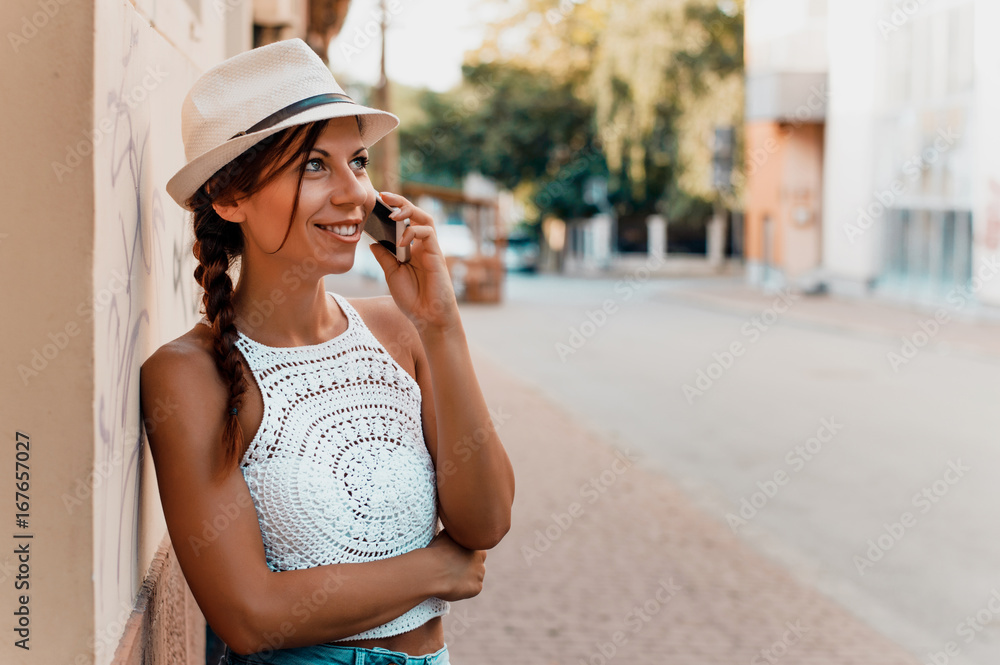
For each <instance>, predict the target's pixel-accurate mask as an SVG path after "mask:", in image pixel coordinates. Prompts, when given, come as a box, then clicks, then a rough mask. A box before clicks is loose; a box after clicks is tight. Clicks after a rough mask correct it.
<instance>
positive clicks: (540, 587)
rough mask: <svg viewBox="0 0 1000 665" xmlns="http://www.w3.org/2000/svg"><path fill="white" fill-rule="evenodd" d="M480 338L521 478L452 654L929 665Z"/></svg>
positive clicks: (533, 663)
mask: <svg viewBox="0 0 1000 665" xmlns="http://www.w3.org/2000/svg"><path fill="white" fill-rule="evenodd" d="M472 351H473V358H474V362H475V366H476V369H477V374H478V377H479V381H480V385H481V386H482V388H483V391H484V393H485V395H486V399H487V403H488V404H489V406H490V408H491V410H492V411H493V413H494V417H495V419H496V420H497V423H498V432H499V433H500V436H501V438H502V439H503V442H504V445H505V447H506V448H507V451H508V454H509V455H510V458H511V462H512V464H513V466H514V470H515V475H516V483H517V484H516V495H515V500H514V511H513V524H512V527H511V530H510V532H509V533H508V534H507V536H506V537H505V538H504V540H503V542H502V543H500V545H498V546H497V547H496V548H494V549H493V550H491V551H490V552H489V553H488V555H487V559H486V579H485V585H484V589H483V592H482V593H481V594H480V595H479V596H477V597H475V598H472V599H469V600H465V601H461V602H455V603H452V607H451V613H450V614H449V615H448V616H446V617H445V623H444V625H445V631H446V632H445V638H446V642H447V644H448V646H449V651H450V653H451V657H452V662H453V663H454V664H455V665H489V664H492V663H496V664H498V665H499V664H500V663H504V664H509V663H519V664H525V665H569V664H573V665H577V664H578V663H584V664H587V665H605V664H608V663H622V664H624V663H628V664H629V665H644V664H646V663H649V664H650V665H652V664H653V663H656V664H657V665H664V664H669V665H709V664H712V665H715V664H721V663H726V664H730V663H750V664H751V665H755V664H765V663H766V664H769V665H774V664H776V663H787V664H790V665H791V664H802V665H821V664H822V665H827V664H830V665H833V664H837V665H848V664H852V663H857V664H859V665H861V664H864V665H883V664H885V665H888V664H890V663H892V664H896V663H898V664H900V665H903V664H907V665H915V664H917V663H918V661H917V660H915V659H914V658H913V657H912V656H911V655H909V654H908V653H907V652H905V651H904V650H903V649H902V648H900V647H898V646H897V645H895V644H893V643H891V642H889V641H888V640H887V639H885V638H884V637H882V636H881V635H879V634H877V633H876V632H874V631H873V630H872V629H871V628H869V627H868V626H866V625H865V624H863V623H862V622H861V621H860V620H858V619H857V618H856V617H854V616H853V615H851V614H850V613H848V612H847V611H846V610H844V609H843V608H842V607H840V606H839V605H837V604H835V603H834V602H832V601H831V600H829V599H828V598H826V597H824V596H822V595H821V594H819V593H818V592H816V591H814V590H812V589H809V588H805V587H803V586H802V585H801V584H799V583H798V582H796V581H795V580H793V579H792V577H791V575H790V574H788V573H786V572H785V571H784V570H782V569H781V568H780V567H778V566H776V565H775V564H773V563H772V562H770V561H769V560H768V559H765V558H764V557H763V556H761V555H760V554H758V553H756V551H755V550H753V549H751V547H750V546H749V545H747V544H746V543H744V542H743V541H741V540H740V538H739V537H738V536H736V535H734V534H733V533H732V532H731V531H730V530H729V528H728V527H727V526H726V525H725V524H724V523H721V522H719V521H716V520H715V519H714V518H712V517H710V516H708V515H706V514H705V513H703V512H701V511H700V510H699V509H697V508H696V507H695V506H694V505H693V504H692V502H690V501H689V500H687V499H686V498H685V496H684V495H683V494H682V493H681V492H679V491H678V490H677V489H676V488H675V487H673V486H672V485H671V484H670V482H669V481H668V480H667V479H665V478H663V477H662V476H661V475H658V474H656V473H655V472H653V471H652V470H651V469H647V468H645V467H644V462H643V460H642V459H641V458H639V457H637V455H636V453H635V452H634V451H630V450H629V448H628V444H627V442H619V441H614V442H612V441H606V440H601V439H598V438H596V437H595V436H594V435H592V434H591V433H589V432H588V431H586V430H585V429H583V428H582V427H581V426H579V425H578V424H576V423H574V422H573V420H572V418H571V417H570V416H569V415H568V414H567V413H566V412H565V411H562V410H560V409H559V408H558V407H556V406H555V405H553V404H552V403H551V402H549V401H548V400H547V399H546V398H545V397H544V396H543V395H541V394H540V393H538V392H537V391H535V390H533V389H532V388H530V387H528V386H525V385H523V384H522V383H521V382H519V381H518V379H517V377H516V376H514V375H512V374H511V373H510V372H509V371H507V370H506V369H504V368H503V367H501V366H499V365H497V364H496V363H494V362H493V361H492V360H491V359H490V358H489V357H488V356H487V355H486V354H485V353H484V352H482V351H481V350H479V349H477V348H475V347H473V349H472ZM609 389H610V390H627V387H625V386H619V387H609Z"/></svg>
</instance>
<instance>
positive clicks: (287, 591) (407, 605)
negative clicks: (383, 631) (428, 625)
mask: <svg viewBox="0 0 1000 665" xmlns="http://www.w3.org/2000/svg"><path fill="white" fill-rule="evenodd" d="M442 584H443V577H442V573H441V570H440V567H439V566H438V565H436V562H435V559H434V554H433V553H432V552H431V551H430V550H428V549H426V548H421V549H416V550H413V551H411V552H407V553H406V554H402V555H399V556H395V557H390V558H387V559H379V560H378V561H367V562H363V563H343V564H331V565H325V566H317V567H314V568H303V569H300V570H288V571H281V572H271V571H269V572H268V573H267V574H265V576H264V581H263V582H262V586H263V592H262V593H261V594H260V598H259V600H257V601H256V603H255V606H254V607H252V608H250V610H249V612H248V615H249V617H250V621H249V623H250V626H248V635H247V643H246V644H245V645H243V651H244V653H255V652H257V651H263V650H266V649H289V648H292V647H299V646H308V645H314V644H321V643H323V642H331V641H333V640H337V639H341V638H344V637H348V636H350V635H354V634H357V633H360V632H361V631H364V630H368V629H369V628H374V627H375V626H379V625H381V624H383V623H386V622H387V621H390V620H392V619H395V618H396V617H398V616H400V615H402V614H404V613H405V612H407V611H408V610H410V609H411V608H413V607H415V606H416V605H419V604H420V603H421V602H423V601H424V600H426V599H427V598H430V597H432V596H435V595H438V594H439V593H442V592H443V586H442ZM230 647H233V645H230Z"/></svg>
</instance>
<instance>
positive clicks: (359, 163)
mask: <svg viewBox="0 0 1000 665" xmlns="http://www.w3.org/2000/svg"><path fill="white" fill-rule="evenodd" d="M351 165H352V166H353V167H354V168H356V169H357V170H359V171H363V170H364V169H365V168H367V167H368V158H367V157H365V156H364V155H362V156H360V157H355V158H354V159H352V160H351Z"/></svg>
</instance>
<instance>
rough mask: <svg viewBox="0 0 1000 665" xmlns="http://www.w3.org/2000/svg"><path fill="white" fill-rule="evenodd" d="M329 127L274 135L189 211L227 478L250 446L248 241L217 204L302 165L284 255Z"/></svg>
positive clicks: (197, 197)
mask: <svg viewBox="0 0 1000 665" xmlns="http://www.w3.org/2000/svg"><path fill="white" fill-rule="evenodd" d="M326 125H327V121H326V120H321V121H318V122H314V123H309V124H304V125H296V126H293V127H289V128H288V129H284V130H282V131H280V132H278V133H276V134H272V135H271V136H269V137H267V138H265V139H263V140H261V141H260V142H258V143H257V144H255V145H254V146H252V147H251V148H249V149H248V150H246V151H245V152H243V153H242V154H240V155H239V156H238V157H236V158H235V159H233V160H232V161H231V162H229V163H228V164H226V165H225V166H223V167H222V168H221V169H219V170H218V171H217V172H216V173H215V174H214V175H213V176H212V177H211V178H209V179H208V181H207V182H205V183H204V184H203V185H202V186H201V187H200V188H199V189H198V191H197V192H195V193H194V195H192V196H191V198H190V199H189V200H188V205H189V207H190V208H191V209H192V210H193V211H194V221H193V223H194V237H195V241H194V245H193V246H192V248H191V251H192V252H193V253H194V256H195V258H196V259H198V266H197V267H196V268H195V269H194V278H195V280H197V282H198V284H200V285H201V287H202V289H203V290H204V295H203V296H202V310H203V313H204V315H205V318H207V319H208V320H209V322H210V323H211V326H212V334H213V337H214V340H213V342H214V343H213V347H212V349H213V353H212V356H213V358H214V360H215V365H216V367H217V369H218V370H219V374H220V375H221V377H222V379H223V381H224V382H225V383H226V384H228V386H229V397H228V399H227V401H226V411H225V417H226V421H225V427H224V429H223V432H222V446H223V451H224V461H223V464H222V467H221V468H220V473H221V475H225V474H226V473H228V472H229V471H231V470H232V469H233V468H235V467H236V466H237V465H238V464H239V461H240V459H241V458H242V456H243V453H244V450H245V446H246V443H247V442H246V441H245V439H244V436H243V429H242V427H240V421H239V419H238V418H237V413H238V410H239V408H240V407H241V406H242V404H243V394H244V393H245V392H246V390H247V382H246V376H245V373H244V365H243V361H242V359H241V355H240V353H239V352H238V349H237V348H236V340H237V339H238V336H237V332H236V324H235V320H236V312H235V311H234V309H233V281H232V279H231V278H230V275H229V270H230V268H231V267H232V266H233V265H234V264H235V263H237V262H238V261H239V260H240V259H241V258H242V256H243V250H244V236H243V229H242V227H241V226H240V225H239V224H236V223H233V222H229V221H226V220H225V219H223V218H222V217H221V216H219V214H218V213H217V212H216V211H215V208H214V207H213V206H212V204H213V203H232V202H235V201H236V200H237V199H242V198H245V197H247V196H250V195H251V194H253V193H255V192H257V191H259V190H260V189H261V188H263V187H264V186H265V185H267V184H268V183H269V182H271V181H272V180H274V179H275V178H276V177H277V176H279V175H280V174H282V173H284V172H285V171H286V170H287V169H288V168H290V167H291V166H292V165H293V164H294V163H295V162H296V161H298V172H299V174H298V189H297V190H296V196H295V202H294V203H293V205H292V212H291V215H290V217H289V223H288V229H287V230H286V231H285V238H284V239H283V240H282V241H281V245H280V246H279V247H278V249H276V250H274V251H275V252H277V251H278V250H280V249H281V247H283V246H284V244H285V240H287V239H288V233H289V231H290V230H291V228H292V220H293V219H294V218H295V213H296V211H297V209H298V193H299V192H300V191H301V187H302V174H303V173H304V172H305V166H306V163H307V157H308V155H309V153H310V151H311V150H312V148H313V146H314V145H315V144H316V140H317V139H318V138H319V135H320V133H322V131H323V129H324V128H325V127H326ZM359 126H360V123H359ZM282 159H283V161H281V160H282Z"/></svg>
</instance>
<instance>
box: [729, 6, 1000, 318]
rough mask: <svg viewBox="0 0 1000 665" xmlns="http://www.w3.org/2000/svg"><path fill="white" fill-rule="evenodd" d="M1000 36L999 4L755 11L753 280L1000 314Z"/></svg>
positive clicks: (749, 37)
mask: <svg viewBox="0 0 1000 665" xmlns="http://www.w3.org/2000/svg"><path fill="white" fill-rule="evenodd" d="M997 25H1000V4H998V3H996V2H994V1H993V0H922V1H920V2H916V1H914V2H904V3H900V2H892V1H890V0H878V1H872V0H838V1H837V2H830V3H827V2H825V1H823V0H809V1H800V0H749V1H748V3H747V22H746V26H747V28H746V29H747V34H746V43H747V88H748V90H747V117H748V124H747V146H746V148H747V153H746V158H747V174H748V186H747V191H748V195H747V227H746V233H747V250H746V251H747V264H748V278H749V280H750V281H752V282H755V283H764V282H772V283H775V284H789V285H793V286H797V287H800V288H809V287H811V286H815V285H816V284H818V283H823V284H825V285H826V286H827V287H828V288H829V289H830V290H832V291H833V292H835V293H844V294H856V295H862V294H878V295H880V296H884V297H888V298H892V299H898V300H903V301H908V302H931V303H940V302H949V303H950V304H952V305H954V306H964V304H965V303H969V302H978V303H984V304H992V305H997V304H1000V279H997V278H996V277H997V276H998V275H997V274H996V273H997V272H998V271H1000V269H994V264H993V263H992V259H993V258H994V256H995V254H996V251H997V249H998V248H1000V157H998V156H997V146H1000V140H998V139H1000V136H998V134H1000V128H998V127H997V123H996V122H995V121H994V120H993V119H994V118H997V117H1000V114H998V111H1000V86H998V83H1000V79H998V72H1000V69H998V65H1000V43H998V40H996V39H995V38H993V37H992V35H990V34H988V33H989V31H991V30H992V27H993V26H997ZM824 72H825V74H826V76H825V77H824V76H823V73H824ZM823 79H825V85H823ZM819 98H823V101H824V102H825V104H823V105H820V104H818V103H816V102H817V101H818V100H819ZM960 303H961V305H960Z"/></svg>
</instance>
